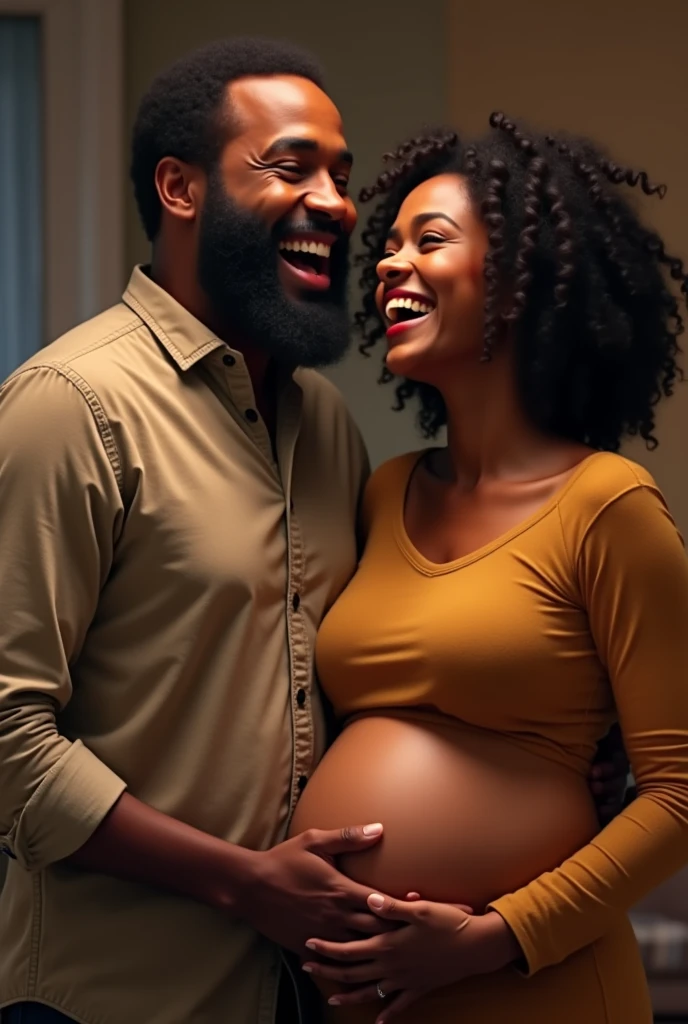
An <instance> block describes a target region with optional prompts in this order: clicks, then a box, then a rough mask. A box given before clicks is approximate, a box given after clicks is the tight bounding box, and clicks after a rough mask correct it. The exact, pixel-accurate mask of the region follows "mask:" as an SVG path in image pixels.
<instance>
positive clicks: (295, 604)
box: [291, 594, 301, 612]
mask: <svg viewBox="0 0 688 1024" xmlns="http://www.w3.org/2000/svg"><path fill="white" fill-rule="evenodd" d="M300 604H301V598H300V597H299V595H298V594H294V596H293V597H292V599H291V606H292V608H293V609H294V611H295V612H297V611H298V610H299V606H300Z"/></svg>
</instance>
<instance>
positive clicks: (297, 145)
mask: <svg viewBox="0 0 688 1024" xmlns="http://www.w3.org/2000/svg"><path fill="white" fill-rule="evenodd" d="M319 151H320V146H319V145H318V143H317V142H316V141H315V139H302V138H299V137H298V136H296V135H283V136H282V137H281V138H279V139H275V141H274V142H273V143H272V145H271V146H270V147H269V148H268V149H267V150H266V151H265V153H263V159H264V160H269V159H270V158H271V157H274V156H279V155H280V154H282V153H295V152H296V153H318V152H319ZM353 162H354V157H353V153H352V152H351V150H349V149H342V150H341V151H340V153H339V156H338V163H343V164H353Z"/></svg>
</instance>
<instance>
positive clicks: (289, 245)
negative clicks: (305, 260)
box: [279, 240, 331, 257]
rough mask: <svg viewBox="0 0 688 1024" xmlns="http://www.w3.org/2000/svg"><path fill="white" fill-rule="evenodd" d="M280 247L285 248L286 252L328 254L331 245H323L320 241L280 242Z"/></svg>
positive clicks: (312, 254) (313, 254) (314, 254)
mask: <svg viewBox="0 0 688 1024" xmlns="http://www.w3.org/2000/svg"><path fill="white" fill-rule="evenodd" d="M279 247H280V249H286V250H287V252H309V253H310V254H311V256H325V257H327V256H329V255H330V249H331V246H329V245H324V244H323V243H322V242H301V241H298V240H297V241H291V242H280V244H279Z"/></svg>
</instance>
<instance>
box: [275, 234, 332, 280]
mask: <svg viewBox="0 0 688 1024" xmlns="http://www.w3.org/2000/svg"><path fill="white" fill-rule="evenodd" d="M335 241H336V239H335V238H334V237H333V236H332V235H321V234H319V233H313V234H311V233H308V234H294V235H287V236H285V237H284V238H282V239H281V240H280V242H279V245H278V248H279V254H280V261H281V263H282V265H283V269H284V270H285V271H286V273H287V275H288V278H290V279H291V280H292V282H293V284H295V285H296V286H297V287H299V288H301V289H303V288H313V289H316V290H318V291H324V290H325V289H327V288H329V287H330V253H331V251H332V245H333V244H334V242H335Z"/></svg>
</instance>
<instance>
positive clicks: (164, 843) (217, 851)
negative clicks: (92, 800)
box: [65, 793, 256, 914]
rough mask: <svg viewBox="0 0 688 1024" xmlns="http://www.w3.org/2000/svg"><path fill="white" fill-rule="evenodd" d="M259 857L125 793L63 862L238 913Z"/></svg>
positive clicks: (231, 912)
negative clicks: (252, 870)
mask: <svg viewBox="0 0 688 1024" xmlns="http://www.w3.org/2000/svg"><path fill="white" fill-rule="evenodd" d="M255 857H256V854H255V853H253V852H252V851H250V850H245V849H243V848H242V847H240V846H234V845H232V844H231V843H226V842H224V841H223V840H221V839H217V838H216V837H215V836H210V835H207V834H206V833H205V832H201V831H199V830H198V829H196V828H193V827H192V826H191V825H185V824H184V823H183V822H181V821H177V820H176V819H175V818H170V817H168V816H167V815H166V814H161V813H160V811H156V810H154V809H153V808H152V807H149V806H148V805H147V804H144V803H142V802H141V801H140V800H137V799H136V798H135V797H133V796H131V794H129V793H124V794H123V795H122V796H121V797H120V799H119V800H118V801H117V803H116V804H115V806H114V807H113V808H112V810H111V811H110V813H109V814H108V815H107V817H106V818H105V819H104V820H103V822H102V823H101V824H100V825H99V827H98V828H97V829H96V831H95V832H94V833H93V835H92V836H91V838H90V839H89V840H88V841H87V842H86V843H85V844H84V845H83V846H82V847H81V849H79V850H77V852H76V853H74V854H72V856H71V857H69V858H67V860H66V861H65V863H67V864H72V865H74V866H75V867H79V868H83V869H85V870H87V871H96V872H99V873H100V874H104V875H113V876H114V877H116V878H122V879H126V880H127V881H130V882H140V883H143V884H145V885H152V886H155V887H157V888H161V889H168V890H170V891H172V892H176V893H179V894H180V895H183V896H189V897H190V898H192V899H195V900H199V901H200V902H202V903H206V904H209V905H211V906H215V907H220V908H222V909H224V910H226V911H227V912H228V913H230V914H235V913H236V912H237V902H238V896H239V894H240V891H241V888H242V886H243V885H244V884H245V883H246V881H247V880H248V878H249V877H250V873H251V867H252V865H253V863H254V861H255Z"/></svg>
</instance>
